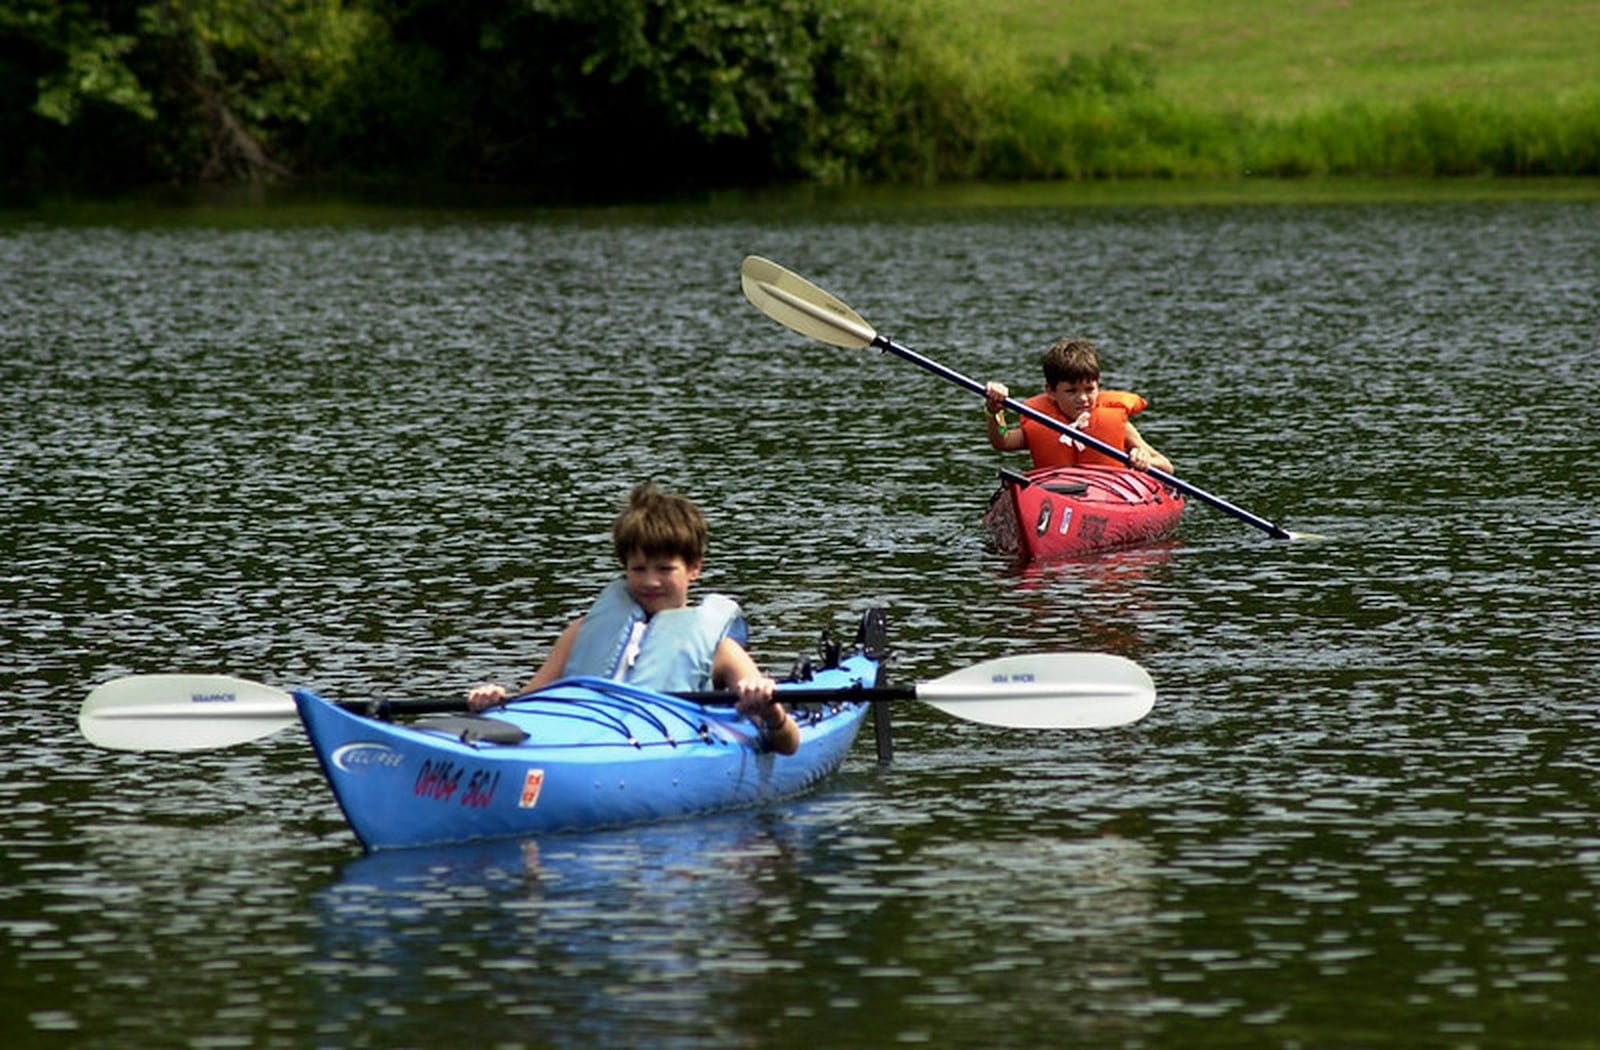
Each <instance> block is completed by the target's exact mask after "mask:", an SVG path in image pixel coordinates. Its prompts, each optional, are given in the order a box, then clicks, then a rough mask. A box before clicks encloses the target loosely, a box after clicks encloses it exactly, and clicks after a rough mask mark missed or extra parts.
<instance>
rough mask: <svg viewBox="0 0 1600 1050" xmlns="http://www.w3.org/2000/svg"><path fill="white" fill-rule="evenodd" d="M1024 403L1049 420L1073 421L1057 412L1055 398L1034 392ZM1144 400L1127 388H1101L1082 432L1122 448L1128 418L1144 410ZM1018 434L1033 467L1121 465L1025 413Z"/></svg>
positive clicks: (1126, 431) (1126, 437) (1125, 445)
mask: <svg viewBox="0 0 1600 1050" xmlns="http://www.w3.org/2000/svg"><path fill="white" fill-rule="evenodd" d="M1024 403H1025V404H1026V405H1027V406H1028V407H1029V408H1031V409H1033V410H1034V411H1036V412H1042V413H1044V414H1045V415H1047V416H1049V417H1050V418H1051V419H1057V420H1060V421H1061V422H1062V423H1063V424H1065V425H1067V426H1071V425H1072V422H1073V421H1072V420H1070V419H1068V418H1066V417H1065V416H1063V415H1062V414H1061V410H1060V409H1059V408H1057V407H1056V403H1055V401H1054V400H1052V399H1051V397H1050V395H1049V394H1035V395H1034V396H1033V397H1030V398H1028V400H1027V401H1026V402H1024ZM1147 403H1148V402H1146V401H1145V399H1144V398H1142V397H1140V396H1139V395H1138V394H1135V393H1133V392H1131V391H1128V390H1102V391H1100V394H1099V396H1097V397H1096V398H1095V401H1094V407H1093V408H1091V409H1089V426H1088V428H1087V431H1086V432H1087V433H1088V434H1089V436H1091V437H1097V438H1099V439H1100V440H1101V441H1104V442H1105V443H1106V444H1108V445H1110V446H1111V447H1112V448H1120V449H1123V450H1124V451H1126V450H1127V447H1128V446H1127V440H1128V417H1129V416H1131V415H1134V414H1135V413H1138V412H1142V411H1144V407H1145V405H1146V404H1147ZM1022 436H1023V437H1025V438H1027V439H1028V451H1029V452H1030V453H1031V454H1032V455H1033V465H1034V466H1035V467H1076V466H1104V467H1120V466H1123V465H1124V464H1123V463H1122V461H1121V460H1118V459H1113V458H1112V457H1111V456H1108V455H1106V454H1105V453H1104V452H1101V451H1099V450H1097V449H1093V448H1089V447H1088V446H1087V445H1085V446H1083V447H1082V448H1080V447H1078V446H1077V445H1076V444H1074V443H1073V441H1072V439H1071V438H1070V437H1068V436H1067V435H1065V434H1063V433H1061V431H1059V430H1057V429H1055V428H1054V427H1050V426H1046V425H1045V424H1044V423H1040V422H1038V421H1037V420H1034V419H1029V418H1028V417H1027V416H1023V417H1022Z"/></svg>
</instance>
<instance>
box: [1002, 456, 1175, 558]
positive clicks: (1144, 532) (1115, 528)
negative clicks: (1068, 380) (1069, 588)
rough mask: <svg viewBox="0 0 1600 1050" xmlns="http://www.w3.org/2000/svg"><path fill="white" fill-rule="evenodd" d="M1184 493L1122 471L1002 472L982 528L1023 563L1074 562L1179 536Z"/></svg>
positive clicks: (1145, 476)
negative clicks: (1083, 556)
mask: <svg viewBox="0 0 1600 1050" xmlns="http://www.w3.org/2000/svg"><path fill="white" fill-rule="evenodd" d="M1183 506H1184V500H1183V495H1182V494H1181V493H1179V492H1176V491H1174V490H1172V489H1169V488H1167V487H1166V486H1164V485H1162V484H1161V483H1160V482H1159V481H1157V480H1156V479H1154V478H1152V477H1151V476H1150V475H1149V474H1146V473H1144V472H1143V471H1138V470H1127V469H1123V468H1120V467H1044V468H1040V469H1036V470H1030V471H1027V472H1025V473H1024V472H1021V471H1015V470H1009V469H1002V470H1001V471H1000V488H999V490H998V491H996V492H995V494H994V496H993V497H991V499H990V501H989V509H988V511H987V512H986V513H985V514H984V517H983V525H984V528H985V530H986V531H987V532H988V534H989V537H990V539H991V541H992V542H993V543H994V545H995V547H996V548H998V549H999V550H1001V551H1003V552H1005V553H1007V554H1010V555H1012V556H1013V557H1016V558H1017V559H1019V560H1023V561H1042V560H1049V559H1055V558H1073V557H1079V556H1082V555H1085V554H1094V553H1097V552H1099V551H1107V550H1117V549H1121V548H1124V547H1134V546H1139V545H1141V544H1146V543H1154V542H1156V541H1158V540H1162V539H1165V538H1166V537H1168V536H1170V535H1172V533H1173V532H1174V531H1176V529H1177V527H1178V520H1179V518H1181V517H1182V515H1183Z"/></svg>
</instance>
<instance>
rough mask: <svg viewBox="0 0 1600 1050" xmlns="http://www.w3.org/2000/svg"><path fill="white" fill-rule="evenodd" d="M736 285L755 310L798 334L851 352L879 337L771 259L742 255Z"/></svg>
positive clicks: (835, 301) (845, 308)
mask: <svg viewBox="0 0 1600 1050" xmlns="http://www.w3.org/2000/svg"><path fill="white" fill-rule="evenodd" d="M739 283H740V285H741V286H743V288H744V294H745V296H746V297H747V298H748V299H749V300H750V301H751V302H752V303H754V304H755V305H756V309H758V310H760V311H761V312H762V313H764V314H766V315H767V316H768V317H770V318H772V319H773V320H774V321H776V322H778V323H779V324H781V325H783V326H784V327H786V328H792V329H794V330H795V331H796V332H799V333H800V334H801V335H808V336H810V337H811V338H813V339H819V340H821V341H822V342H824V343H828V344H829V345H831V346H842V347H845V348H846V349H850V350H860V349H862V348H863V347H868V346H871V345H872V342H873V340H875V339H877V338H878V333H877V332H874V331H873V330H872V326H871V325H869V324H867V322H866V321H865V320H863V319H862V317H861V315H860V314H858V313H856V312H855V311H854V310H852V309H850V307H848V306H846V305H845V304H844V303H843V302H841V301H840V300H838V299H836V298H834V297H833V296H831V295H829V294H828V293H827V292H825V291H823V290H822V289H821V288H818V287H817V286H816V285H814V284H812V283H811V282H810V281H808V280H806V279H805V278H804V277H801V276H800V275H799V274H797V273H791V272H790V271H788V270H785V269H784V268H783V267H781V266H779V265H778V264H777V263H775V262H773V261H771V260H770V259H763V258H762V257H761V256H759V255H747V256H745V260H744V264H743V265H742V266H740V267H739Z"/></svg>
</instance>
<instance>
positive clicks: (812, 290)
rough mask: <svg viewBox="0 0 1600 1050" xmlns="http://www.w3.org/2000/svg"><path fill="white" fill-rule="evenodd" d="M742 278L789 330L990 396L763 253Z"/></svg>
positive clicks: (1110, 449) (1020, 406)
mask: <svg viewBox="0 0 1600 1050" xmlns="http://www.w3.org/2000/svg"><path fill="white" fill-rule="evenodd" d="M739 282H740V284H741V285H742V286H743V287H744V294H745V295H746V296H747V297H749V299H750V301H751V302H752V303H754V304H755V305H756V308H757V309H758V310H760V311H761V312H762V313H764V314H766V315H767V316H768V317H770V318H772V319H773V320H774V321H777V322H778V323H779V324H781V325H783V326H785V327H787V328H791V329H793V330H794V331H796V332H799V333H800V334H801V335H805V336H810V337H811V338H813V339H818V340H821V341H822V342H824V343H828V344H829V345H831V346H841V347H844V348H846V349H849V350H863V349H865V348H867V347H877V348H879V349H881V350H887V351H888V352H889V353H892V354H895V355H896V356H898V357H902V358H904V359H905V360H907V361H910V362H911V363H912V364H914V365H918V366H920V367H922V368H925V369H927V370H928V371H930V372H932V373H934V374H935V375H939V376H942V377H944V378H945V379H948V380H950V382H952V383H954V384H956V385H957V386H962V387H966V388H967V389H968V390H970V391H972V392H973V393H975V394H977V395H978V396H979V397H986V396H987V394H986V391H985V388H984V384H982V383H979V382H977V381H976V380H973V379H969V378H968V377H966V376H964V375H962V374H961V373H960V372H957V371H954V370H953V369H950V368H946V367H945V366H944V365H941V364H939V362H937V361H933V360H930V359H929V358H926V357H923V356H922V355H921V354H919V353H917V352H916V351H915V350H909V349H907V348H906V347H903V346H901V345H900V344H899V343H897V342H895V341H894V340H893V339H890V338H889V337H888V336H886V335H879V334H878V333H877V332H875V331H873V329H872V326H871V325H869V324H868V323H867V322H866V321H865V320H863V319H862V317H861V315H860V314H858V313H856V312H855V311H854V310H852V309H850V307H849V306H847V305H845V303H844V302H843V301H841V300H840V299H838V298H836V297H835V296H832V295H830V294H828V293H827V292H825V291H823V290H822V289H821V288H818V287H817V286H816V285H814V284H812V283H811V282H810V281H808V280H806V279H805V278H804V277H801V276H800V275H799V274H797V273H793V272H791V271H789V270H786V269H784V268H783V267H782V266H779V265H778V264H777V263H775V262H773V261H772V260H770V259H763V258H762V257H761V256H759V255H750V256H746V257H745V260H744V264H743V265H742V266H741V267H740V268H739ZM1005 406H1006V407H1007V408H1009V409H1011V411H1013V412H1015V413H1017V414H1018V415H1020V416H1026V417H1027V418H1029V419H1031V420H1034V421H1035V422H1038V423H1043V424H1044V425H1045V426H1048V427H1052V428H1054V429H1056V430H1059V431H1060V432H1061V433H1063V434H1067V435H1069V436H1071V438H1072V439H1073V440H1074V441H1077V442H1079V443H1081V444H1085V445H1089V446H1091V447H1093V448H1095V449H1098V450H1099V451H1101V452H1104V453H1105V454H1106V455H1108V456H1111V457H1112V458H1114V459H1117V460H1120V461H1121V462H1123V463H1127V462H1128V453H1127V452H1125V451H1124V450H1122V449H1120V448H1117V447H1116V446H1115V445H1110V444H1107V443H1106V442H1104V441H1102V440H1101V439H1099V438H1097V437H1095V436H1094V435H1093V434H1088V433H1085V432H1083V431H1081V430H1077V429H1075V428H1072V427H1069V426H1067V425H1066V424H1065V423H1063V422H1061V421H1060V420H1059V419H1052V418H1051V417H1050V416H1047V415H1045V414H1044V413H1043V412H1040V411H1038V410H1037V409H1033V408H1030V407H1028V405H1026V404H1024V403H1023V402H1021V401H1018V400H1016V399H1015V398H1010V397H1008V398H1006V399H1005ZM1148 473H1149V474H1150V476H1151V477H1153V478H1155V479H1156V480H1158V481H1160V482H1162V483H1163V484H1165V485H1170V486H1172V487H1173V488H1175V489H1178V490H1180V491H1182V492H1186V493H1188V494H1189V495H1191V496H1193V497H1195V498H1196V499H1198V500H1200V501H1202V502H1204V503H1209V504H1211V505H1212V506H1213V507H1215V508H1217V509H1218V510H1220V511H1222V512H1224V513H1226V514H1231V515H1232V516H1233V517H1235V518H1238V519H1239V520H1240V521H1242V522H1244V523H1245V524H1247V525H1254V526H1255V527H1256V528H1258V529H1260V530H1262V531H1263V532H1265V533H1266V534H1267V535H1269V536H1271V537H1272V538H1274V539H1279V540H1292V539H1314V538H1316V537H1314V536H1312V535H1310V534H1309V533H1296V532H1290V531H1289V530H1288V529H1285V528H1283V527H1282V526H1279V525H1274V524H1273V523H1272V522H1270V521H1268V520H1267V519H1265V518H1261V517H1257V516H1256V515H1254V514H1251V513H1250V512H1249V511H1247V510H1244V509H1243V508H1241V507H1236V506H1234V505H1233V504H1232V503H1229V502H1228V501H1227V500H1225V499H1222V498H1221V497H1220V496H1213V495H1212V494H1211V493H1209V492H1206V491H1204V490H1202V489H1200V488H1197V487H1196V486H1194V485H1191V484H1189V483H1188V482H1187V481H1182V480H1180V479H1178V478H1176V477H1173V476H1172V475H1171V474H1168V473H1167V472H1166V471H1163V470H1157V469H1156V468H1154V467H1151V468H1150V470H1149V472H1148Z"/></svg>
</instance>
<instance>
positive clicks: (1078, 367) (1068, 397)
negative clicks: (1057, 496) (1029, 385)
mask: <svg viewBox="0 0 1600 1050" xmlns="http://www.w3.org/2000/svg"><path fill="white" fill-rule="evenodd" d="M1042 363H1043V365H1044V393H1042V394H1035V395H1034V396H1033V397H1030V398H1029V399H1028V400H1027V401H1026V402H1024V403H1025V404H1026V405H1027V406H1028V407H1029V408H1031V409H1034V410H1035V411H1038V412H1042V413H1044V414H1045V415H1047V416H1050V417H1052V418H1053V419H1057V420H1060V421H1061V422H1062V423H1065V424H1066V425H1067V426H1070V427H1075V428H1077V429H1079V430H1085V431H1087V432H1088V433H1089V434H1091V435H1093V436H1094V437H1097V438H1099V439H1100V440H1102V441H1104V442H1105V443H1106V444H1108V445H1111V446H1113V447H1115V448H1120V449H1122V450H1123V451H1125V452H1127V454H1128V463H1127V465H1128V466H1131V467H1133V468H1134V469H1135V470H1149V469H1150V468H1151V467H1155V468H1156V469H1157V470H1164V471H1166V472H1167V473H1169V474H1170V473H1172V461H1171V460H1169V459H1168V458H1167V457H1166V456H1163V455H1162V454H1161V453H1159V452H1157V451H1156V450H1155V449H1154V448H1153V447H1151V445H1150V443H1149V442H1148V441H1146V440H1145V439H1144V438H1142V437H1140V436H1139V431H1138V429H1137V428H1136V427H1134V425H1133V424H1132V423H1131V422H1129V421H1128V417H1129V416H1131V415H1133V414H1134V413H1136V412H1139V411H1141V410H1142V409H1143V408H1144V407H1145V400H1144V398H1142V397H1140V396H1139V395H1138V394H1133V393H1129V392H1128V391H1125V390H1101V389H1100V355H1099V354H1098V353H1097V352H1096V351H1095V348H1094V344H1093V343H1091V342H1089V341H1088V340H1087V339H1075V338H1071V337H1069V338H1066V339H1059V340H1057V341H1056V342H1055V344H1054V345H1052V346H1051V347H1050V349H1048V350H1046V351H1045V353H1044V358H1043V361H1042ZM984 394H985V395H986V396H987V398H988V403H987V405H986V406H985V407H986V408H987V409H988V418H989V444H991V445H993V446H994V447H995V448H997V449H999V450H1000V451H1002V452H1018V451H1021V450H1022V449H1027V450H1028V451H1029V452H1031V453H1032V454H1033V465H1034V466H1035V467H1061V466H1078V465H1082V466H1107V467H1120V466H1123V464H1122V463H1121V462H1120V461H1119V460H1116V459H1113V458H1112V457H1110V456H1108V455H1106V454H1105V453H1103V452H1100V451H1099V450H1097V449H1093V448H1090V447H1088V446H1087V445H1080V444H1078V443H1077V442H1075V441H1073V440H1072V439H1071V438H1070V437H1068V436H1067V435H1066V434H1063V433H1061V432H1060V431H1059V430H1056V429H1054V428H1053V427H1048V426H1046V425H1044V424H1043V423H1040V422H1037V421H1035V420H1032V419H1029V418H1028V417H1026V416H1024V417H1022V422H1021V425H1019V426H1013V427H1007V426H1006V425H1005V422H1004V417H1003V416H1002V415H1001V413H1002V412H1003V411H1004V408H1005V406H1004V402H1005V399H1006V397H1007V396H1009V394H1010V391H1008V390H1007V389H1006V386H1005V384H1004V383H989V384H988V385H987V386H985V387H984Z"/></svg>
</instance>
